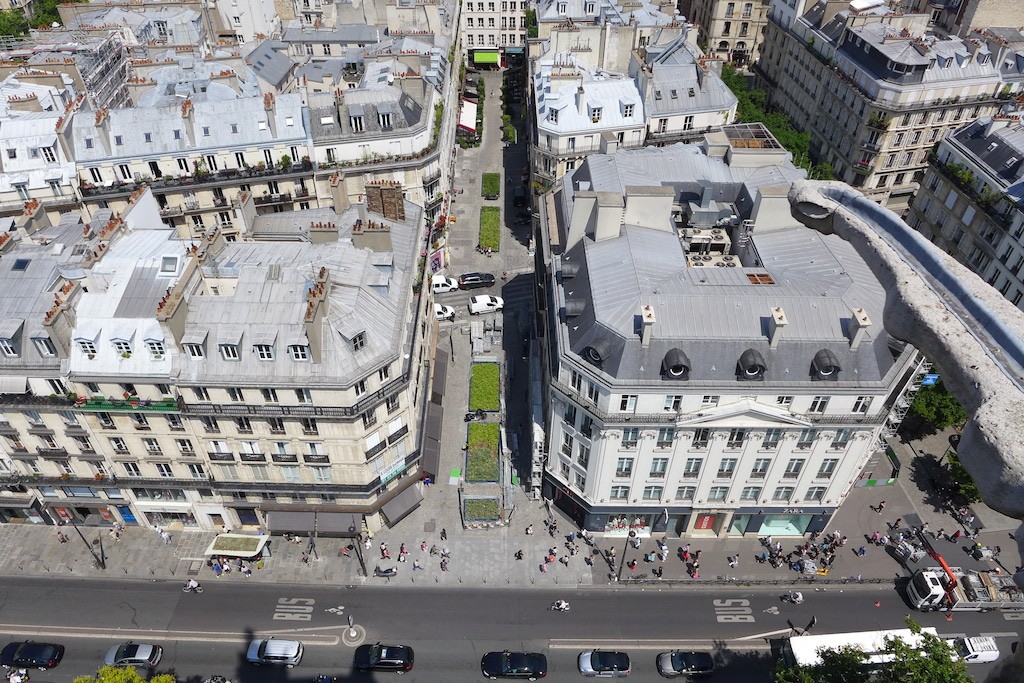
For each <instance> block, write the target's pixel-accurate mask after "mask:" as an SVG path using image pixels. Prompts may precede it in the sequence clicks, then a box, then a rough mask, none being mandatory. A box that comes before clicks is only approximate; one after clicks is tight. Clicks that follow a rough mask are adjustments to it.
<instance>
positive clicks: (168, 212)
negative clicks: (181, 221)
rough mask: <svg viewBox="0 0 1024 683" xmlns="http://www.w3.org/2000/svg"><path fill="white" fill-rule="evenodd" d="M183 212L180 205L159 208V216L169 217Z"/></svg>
mask: <svg viewBox="0 0 1024 683" xmlns="http://www.w3.org/2000/svg"><path fill="white" fill-rule="evenodd" d="M183 213H185V210H184V209H183V208H181V207H180V206H168V207H164V208H163V209H160V217H161V218H170V217H171V216H180V215H182V214H183Z"/></svg>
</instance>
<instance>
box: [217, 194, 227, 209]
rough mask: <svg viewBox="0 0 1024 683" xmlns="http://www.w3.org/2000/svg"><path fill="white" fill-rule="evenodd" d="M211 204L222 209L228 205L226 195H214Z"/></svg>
mask: <svg viewBox="0 0 1024 683" xmlns="http://www.w3.org/2000/svg"><path fill="white" fill-rule="evenodd" d="M213 205H214V206H215V207H217V208H218V209H223V208H224V207H226V206H227V205H228V198H227V197H214V198H213Z"/></svg>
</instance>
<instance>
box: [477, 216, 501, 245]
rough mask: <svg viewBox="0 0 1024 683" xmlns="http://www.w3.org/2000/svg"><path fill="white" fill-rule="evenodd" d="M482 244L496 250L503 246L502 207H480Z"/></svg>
mask: <svg viewBox="0 0 1024 683" xmlns="http://www.w3.org/2000/svg"><path fill="white" fill-rule="evenodd" d="M480 246H481V247H483V248H484V249H487V248H488V247H490V248H491V249H492V250H494V251H498V250H499V249H500V248H501V209H499V208H498V207H496V206H485V207H483V208H482V209H480Z"/></svg>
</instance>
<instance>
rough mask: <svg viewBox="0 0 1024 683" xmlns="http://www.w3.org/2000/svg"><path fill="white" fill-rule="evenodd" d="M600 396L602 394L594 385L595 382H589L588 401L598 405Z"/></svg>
mask: <svg viewBox="0 0 1024 683" xmlns="http://www.w3.org/2000/svg"><path fill="white" fill-rule="evenodd" d="M600 395H601V394H600V391H598V388H597V385H596V384H594V383H593V382H590V381H588V382H587V400H588V401H590V402H591V403H594V404H596V403H597V399H598V397H599V396H600Z"/></svg>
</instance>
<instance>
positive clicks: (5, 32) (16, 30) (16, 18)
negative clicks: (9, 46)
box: [0, 9, 28, 37]
mask: <svg viewBox="0 0 1024 683" xmlns="http://www.w3.org/2000/svg"><path fill="white" fill-rule="evenodd" d="M26 33H28V19H26V18H25V14H24V13H23V12H22V11H21V10H17V9H8V10H0V36H14V37H18V36H23V35H25V34H26Z"/></svg>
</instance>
